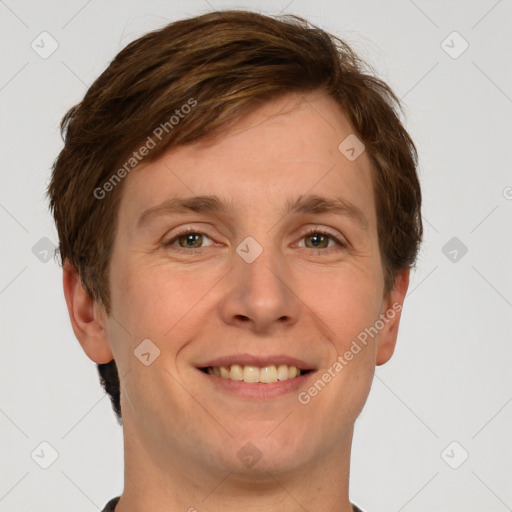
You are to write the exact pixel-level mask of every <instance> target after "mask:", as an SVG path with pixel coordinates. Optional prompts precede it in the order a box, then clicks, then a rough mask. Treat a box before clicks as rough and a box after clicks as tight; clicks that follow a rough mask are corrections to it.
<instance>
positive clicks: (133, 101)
mask: <svg viewBox="0 0 512 512" xmlns="http://www.w3.org/2000/svg"><path fill="white" fill-rule="evenodd" d="M314 90H323V91H325V92H326V93H327V94H328V95H330V96H331V97H332V98H333V99H334V100H335V101H336V102H337V103H338V104H339V105H340V106H341V108H342V110H343V112H344V113H345V114H346V115H347V116H348V119H349V120H350V122H351V124H352V126H353V128H354V132H355V133H356V134H357V137H358V138H360V139H361V140H362V141H363V143H364V144H365V146H366V151H367V152H368V153H367V154H368V156H369V158H370V161H371V164H372V168H373V169H372V172H373V185H374V193H375V198H376V199H375V200H376V204H375V207H376V211H377V222H378V237H379V247H380V253H381V258H382V264H383V271H384V276H385V292H386V293H388V292H389V291H390V290H391V289H392V287H393V284H394V278H395V276H396V272H397V270H399V269H402V268H410V267H412V266H413V265H414V263H415V260H416V256H417V252H418V249H419V245H420V242H421V238H422V222H421V212H420V210H421V191H420V184H419V180H418V176H417V173H416V167H417V152H416V148H415V146H414V144H413V142H412V140H411V138H410V137H409V135H408V133H407V132H406V130H405V129H404V127H403V125H402V123H401V121H400V118H399V113H400V109H401V105H400V102H399V100H398V98H397V97H396V96H395V94H394V93H393V92H392V91H391V89H390V88H389V86H388V85H387V84H386V83H385V82H383V81H382V80H381V79H379V78H377V77H376V75H375V73H374V72H373V70H372V68H371V67H370V66H368V65H367V64H366V63H364V62H363V61H361V60H360V59H359V58H358V56H357V55H356V54H355V53H354V52H353V51H352V50H351V49H350V47H349V46H348V45H347V44H346V43H345V42H343V41H342V40H341V39H339V38H337V37H335V36H333V35H331V34H328V33H326V32H324V31H323V30H322V29H320V28H318V27H316V26H315V25H312V24H310V23H309V22H308V21H306V20H304V19H302V18H300V17H298V16H294V15H283V16H275V17H270V16H265V15H262V14H258V13H255V12H250V11H237V10H226V11H216V12H211V13H208V14H204V15H200V16H197V17H193V18H189V19H184V20H180V21H176V22H174V23H171V24H169V25H167V26H165V27H164V28H162V29H160V30H156V31H154V32H150V33H148V34H146V35H144V36H143V37H141V38H139V39H137V40H136V41H134V42H132V43H130V44H129V45H128V46H126V48H124V49H123V50H122V51H121V52H120V53H119V54H118V55H117V56H116V57H115V59H114V60H113V61H112V62H111V63H110V65H109V66H108V68H107V69H106V70H105V71H104V72H103V73H102V74H101V75H100V77H99V78H98V79H97V80H96V81H95V82H94V83H93V84H92V85H91V87H90V88H89V90H88V91H87V93H86V95H85V97H84V98H83V100H82V101H81V102H80V103H79V104H77V105H75V106H74V107H72V108H71V109H70V110H69V111H68V112H67V113H66V115H65V116H64V118H63V120H62V122H61V133H62V136H63V138H64V142H65V144H64V148H63V149H62V151H61V152H60V154H59V156H58V158H57V159H56V161H55V162H54V165H53V174H52V179H51V182H50V184H49V186H48V191H47V194H48V196H49V199H50V209H51V211H52V213H53V215H54V217H55V222H56V225H57V230H58V234H59V252H60V257H61V264H63V263H64V261H65V260H68V261H69V262H70V263H72V264H73V265H74V266H75V267H76V269H77V271H78V273H79V275H80V279H81V281H82V284H83V285H84V287H85V289H86V290H87V291H88V292H89V293H90V295H91V297H92V298H93V299H94V300H96V301H97V302H98V303H99V304H101V305H102V306H103V308H104V309H105V311H106V313H107V314H109V313H110V308H111V303H110V290H109V286H108V282H109V280H108V276H109V263H110V255H111V251H112V246H113V241H114V237H115V233H116V225H117V209H118V204H119V199H120V197H121V193H122V189H123V183H124V182H123V181H122V180H121V178H122V177H123V176H124V175H126V173H127V172H129V171H130V167H133V166H136V164H137V162H136V161H133V162H132V161H131V158H133V152H134V150H135V149H137V148H141V147H142V145H144V144H146V143H148V142H149V139H150V138H151V140H152V141H153V142H155V141H154V139H155V138H157V137H155V136H154V134H155V129H156V128H157V127H158V126H160V127H163V128H165V129H161V130H160V132H161V133H160V132H158V133H159V134H160V135H161V136H160V137H159V138H158V141H157V142H158V143H157V144H156V147H154V148H152V149H151V151H149V152H147V155H146V156H145V157H144V163H149V162H152V161H155V160H156V159H157V158H158V157H160V156H161V155H163V153H164V152H165V151H167V150H169V149H170V148H175V147H178V146H182V145H186V144H189V143H192V142H197V141H199V140H205V139H208V138H213V139H215V137H219V136H221V131H220V129H221V128H225V127H226V126H227V125H229V123H231V122H234V121H236V119H237V118H239V117H240V116H241V115H242V114H246V113H248V112H250V111H251V110H253V109H255V108H257V107H258V106H260V105H261V104H262V102H265V101H268V100H271V99H275V98H277V97H279V96H282V95H284V94H286V93H289V92H308V91H314ZM186 104H188V105H194V107H193V111H192V112H191V113H189V114H188V115H185V116H179V120H178V123H179V124H178V125H176V123H175V122H173V121H172V117H175V118H177V109H179V108H180V107H182V106H184V105H186ZM189 110H190V109H189ZM175 125H176V126H175ZM152 134H153V136H152ZM340 142H341V141H340ZM127 162H131V164H133V165H131V164H130V165H129V166H128V167H127ZM122 169H124V171H123V170H122ZM116 170H117V175H116ZM116 176H117V178H116ZM109 184H110V185H109ZM98 191H100V192H98ZM107 191H108V194H107V193H106V192H107ZM98 196H102V197H98ZM98 370H99V373H100V378H101V384H102V385H103V387H104V388H105V390H106V392H107V393H108V394H109V395H110V397H111V400H112V404H113V407H114V411H115V412H116V415H117V417H118V420H119V421H120V422H122V420H121V404H120V390H119V379H118V373H117V367H116V365H115V361H111V362H110V363H107V364H99V365H98Z"/></svg>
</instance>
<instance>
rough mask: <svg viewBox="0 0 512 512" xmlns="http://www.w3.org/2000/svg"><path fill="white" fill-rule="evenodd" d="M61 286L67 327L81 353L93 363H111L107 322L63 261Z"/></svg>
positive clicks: (75, 273)
mask: <svg viewBox="0 0 512 512" xmlns="http://www.w3.org/2000/svg"><path fill="white" fill-rule="evenodd" d="M62 284H63V287H64V297H65V298H66V304H67V306H68V313H69V318H70V320H71V326H72V327H73V332H74V333H75V336H76V338H77V339H78V341H79V342H80V345H81V346H82V349H83V351H84V352H85V353H86V354H87V356H88V357H89V359H91V360H92V361H94V362H95V363H109V362H110V361H112V359H114V355H113V354H112V350H111V349H110V343H109V340H108V336H107V329H106V325H107V318H106V314H105V313H104V311H103V309H102V308H101V307H99V305H98V304H97V303H95V302H94V301H93V299H92V297H91V296H90V295H89V292H88V291H87V290H86V289H85V288H84V287H83V285H82V281H81V280H80V276H79V275H78V271H77V270H76V268H75V266H74V265H73V264H71V263H70V262H69V260H66V261H65V262H64V265H63V276H62Z"/></svg>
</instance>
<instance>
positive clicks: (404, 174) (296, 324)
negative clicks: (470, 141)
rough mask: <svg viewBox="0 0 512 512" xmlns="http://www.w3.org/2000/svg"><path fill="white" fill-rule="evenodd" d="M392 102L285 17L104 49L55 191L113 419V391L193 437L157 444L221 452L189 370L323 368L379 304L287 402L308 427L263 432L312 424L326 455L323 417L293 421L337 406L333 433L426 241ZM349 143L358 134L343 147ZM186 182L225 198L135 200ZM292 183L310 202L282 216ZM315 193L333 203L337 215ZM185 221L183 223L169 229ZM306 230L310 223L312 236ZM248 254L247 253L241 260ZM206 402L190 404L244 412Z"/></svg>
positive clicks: (213, 24) (356, 63) (170, 31)
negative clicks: (316, 422) (197, 424)
mask: <svg viewBox="0 0 512 512" xmlns="http://www.w3.org/2000/svg"><path fill="white" fill-rule="evenodd" d="M399 113H400V104H399V101H398V99H397V98H396V96H395V95H394V94H393V92H392V91H391V90H390V88H389V87H388V86H387V85H386V84H385V83H384V82H383V81H381V80H380V79H379V78H377V77H376V76H375V73H374V72H373V71H372V70H371V68H370V67H369V66H368V65H366V64H365V63H363V62H362V61H361V60H360V59H359V58H358V57H357V56H356V55H355V54H354V53H353V52H352V50H351V49H350V48H349V47H348V46H347V45H346V44H345V43H344V42H343V41H341V40H340V39H338V38H336V37H334V36H332V35H330V34H327V33H325V32H324V31H323V30H321V29H319V28H317V27H314V26H312V25H310V24H309V23H307V22H306V21H304V20H302V19H300V18H298V17H295V16H283V17H275V18H273V17H268V16H264V15H260V14H257V13H253V12H243V11H220V12H214V13H209V14H205V15H202V16H198V17H195V18H191V19H187V20H182V21H178V22H175V23H172V24H170V25H168V26H166V27H164V28H162V29H160V30H157V31H155V32H152V33H149V34H147V35H145V36H144V37H141V38H140V39H138V40H136V41H134V42H132V43H131V44H129V45H128V46H127V47H126V48H124V49H123V50H122V51H121V52H120V53H119V54H118V55H117V56H116V58H115V59H114V60H113V61H112V63H111V64H110V65H109V67H108V68H107V69H106V70H105V71H104V73H103V74H102V75H101V76H100V77H99V78H98V79H97V80H96V81H95V82H94V83H93V84H92V86H91V87H90V88H89V90H88V91H87V94H86V95H85V97H84V99H83V100H82V101H81V102H80V103H79V104H78V105H76V106H74V107H73V108H71V109H70V110H69V111H68V113H67V114H66V115H65V117H64V119H63V121H62V125H61V129H62V133H63V136H64V141H65V145H64V148H63V150H62V151H61V153H60V155H59V156H58V158H57V160H56V161H55V163H54V167H53V175H52V180H51V183H50V185H49V188H48V195H49V198H50V206H51V209H52V212H53V215H54V217H55V221H56V225H57V229H58V233H59V251H60V257H61V262H62V265H63V267H64V269H65V277H64V282H65V290H67V293H66V298H67V302H68V307H69V311H70V316H71V317H72V323H73V328H74V330H75V334H76V335H77V337H78V339H79V340H80V342H81V344H82V347H83V348H84V351H85V352H86V353H87V355H88V356H89V357H90V358H91V359H92V360H93V361H95V362H96V363H97V365H98V370H99V373H100V378H101V383H102V385H103V386H104V388H105V390H106V392H107V393H108V394H109V395H110V397H111V400H112V404H113V407H114V410H115V413H116V415H117V417H118V418H119V420H120V421H121V402H122V403H123V417H124V415H125V414H126V413H127V411H125V407H126V408H128V409H129V415H130V421H131V422H132V424H133V431H137V429H141V428H142V424H143V420H142V418H144V417H146V418H147V417H154V418H155V421H154V423H152V424H151V429H152V432H153V433H154V434H156V436H154V437H155V438H161V436H164V437H165V435H166V434H165V432H166V431H167V428H171V429H173V430H174V431H175V432H177V434H176V435H177V436H178V435H181V436H182V434H183V432H184V431H186V430H187V429H189V428H190V429H191V431H192V434H191V436H190V445H188V447H186V448H178V445H177V444H176V445H173V443H172V442H170V445H172V449H173V451H174V452H176V451H179V450H180V449H183V450H187V449H188V450H189V451H192V452H193V451H194V445H197V444H200V445H201V446H202V448H203V449H204V450H211V448H212V446H213V445H214V446H216V447H217V448H216V449H217V450H218V453H217V455H220V460H224V461H228V459H229V457H230V455H229V454H228V453H227V452H224V450H225V448H223V447H222V439H223V436H225V435H226V433H225V432H222V429H218V430H216V431H215V428H217V427H218V425H217V427H215V425H214V424H215V421H213V416H215V414H213V415H212V414H210V413H211V411H210V412H209V413H208V415H209V417H210V419H211V420H212V425H211V428H212V429H213V430H212V432H213V431H215V433H212V434H211V435H210V436H209V437H208V439H204V438H203V439H200V436H199V434H197V436H195V434H194V427H187V422H192V424H193V422H194V421H196V420H197V421H199V418H200V417H201V414H205V411H204V408H203V409H202V408H198V407H197V403H195V402H197V401H198V400H199V401H201V396H203V395H202V393H203V391H202V387H201V384H199V383H198V381H196V380H195V378H194V374H193V372H192V369H193V368H194V367H195V368H196V369H199V368H200V367H202V365H204V366H208V365H209V363H211V362H212V361H215V360H217V359H218V358H223V357H227V356H229V354H234V353H237V354H241V353H253V352H256V353H258V354H262V355H263V356H265V355H271V354H276V353H279V354H281V353H282V354H291V355H292V356H293V357H295V358H297V359H300V361H302V362H304V361H305V362H306V363H307V364H308V365H309V366H310V368H307V369H309V370H315V371H316V372H317V375H318V377H321V376H322V373H325V370H326V369H328V368H331V367H332V365H333V364H334V363H335V362H336V360H337V358H338V357H339V356H343V354H345V353H346V352H347V351H350V350H351V346H353V345H351V344H352V342H353V341H354V340H356V339H357V338H358V336H360V334H361V332H362V331H363V330H364V329H370V328H372V327H374V326H375V322H376V321H377V320H379V319H380V320H382V319H384V317H386V321H385V322H382V321H381V322H380V323H381V324H384V327H382V328H379V329H376V330H377V331H378V333H376V334H374V335H371V336H370V337H367V340H366V341H367V343H365V344H361V343H359V345H360V346H361V347H360V348H362V350H361V355H360V354H359V352H357V355H354V356H353V361H350V362H347V364H346V367H344V368H343V371H339V372H336V370H333V371H334V372H335V374H336V377H335V378H334V377H333V374H332V372H331V379H330V380H331V381H332V383H329V385H328V386H326V387H325V389H323V390H322V400H320V399H318V400H309V401H308V404H304V403H302V402H300V401H297V400H295V401H294V403H293V404H291V403H290V404H286V406H287V407H289V408H290V410H291V409H292V408H296V409H293V410H294V411H296V412H295V416H296V421H297V422H298V424H303V425H304V424H306V426H305V427H304V430H303V431H300V428H301V427H298V428H299V431H297V430H293V429H292V427H290V429H292V430H293V434H294V436H295V437H296V439H295V440H294V441H290V440H289V439H288V434H289V431H288V430H287V428H284V429H282V434H281V435H282V436H283V437H280V436H279V433H277V434H276V436H274V437H272V436H271V437H270V438H269V439H267V441H266V442H267V443H269V446H266V447H268V448H269V449H270V448H271V446H270V444H272V443H280V444H279V446H283V442H284V444H286V445H287V446H289V449H290V450H292V449H296V446H292V445H293V444H294V443H299V442H302V443H304V438H305V436H306V430H308V435H309V439H312V441H310V442H311V443H313V444H314V443H315V442H316V443H317V444H316V446H317V447H318V446H319V444H320V445H321V446H322V448H323V450H324V451H328V450H329V446H328V442H325V443H324V444H322V443H323V441H321V439H322V438H323V436H324V435H325V431H323V430H322V428H320V427H315V426H313V425H310V424H308V423H307V422H306V423H304V422H302V423H300V422H299V420H300V418H301V417H302V416H301V415H304V418H310V419H311V418H312V414H311V411H313V410H314V411H315V412H314V414H313V416H316V417H318V415H324V416H326V415H330V417H331V418H334V420H333V426H332V431H331V434H332V435H331V437H330V439H332V438H333V436H336V435H339V436H343V435H345V434H347V435H348V432H349V431H350V427H351V425H353V422H354V421H355V418H356V417H357V415H358V414H359V412H360V410H361V408H362V406H363V405H364V401H365V400H366V396H367V394H368V392H369V388H370V383H371V379H372V376H373V374H372V372H373V369H374V367H375V365H376V364H383V363H385V362H386V361H387V360H388V359H389V358H390V357H391V355H392V353H393V350H394V347H395V343H396V335H397V330H398V322H399V318H400V310H401V306H402V303H403V299H404V297H405V292H406V290H407V285H408V277H409V270H410V268H411V267H412V266H413V265H414V262H415V259H416V256H417V252H418V248H419V244H420V241H421V236H422V224H421V216H420V207H421V193H420V186H419V182H418V177H417V173H416V167H417V155H416V150H415V147H414V144H413V142H412V140H411V139H410V137H409V135H408V134H407V132H406V130H405V129H404V127H403V125H402V123H401V121H400V117H399ZM354 136H355V137H357V139H354V138H353V137H354ZM347 137H351V138H349V139H347ZM344 140H348V141H351V142H352V145H353V144H354V141H356V156H357V157H356V158H347V153H346V151H345V150H346V147H345V146H343V145H342V146H340V144H341V143H342V142H343V141H344ZM363 145H364V146H363ZM349 146H350V144H349ZM363 148H364V150H363ZM360 150H361V151H360ZM344 151H345V153H344ZM353 153H354V152H352V156H353ZM359 153H360V154H359ZM348 156H350V154H348ZM311 195H315V196H316V197H315V198H311V197H309V196H311ZM191 196H217V199H219V201H220V202H223V203H225V204H226V205H227V206H226V208H225V209H223V208H220V207H219V204H217V203H218V201H216V200H215V199H212V198H211V197H209V198H206V199H202V200H199V201H197V200H196V201H195V202H191V203H189V204H188V207H187V208H186V212H187V213H176V212H175V213H172V214H169V212H168V214H167V215H154V214H146V215H143V214H144V212H146V211H147V210H149V209H151V208H153V207H155V206H157V205H159V204H161V203H163V202H165V201H167V200H169V199H170V198H174V199H176V198H178V199H184V198H189V197H191ZM300 197H302V198H303V199H304V198H306V199H308V198H309V202H308V204H306V205H302V209H297V208H296V209H295V210H293V209H290V211H288V209H287V207H288V206H290V203H292V202H295V200H296V199H298V198H300ZM320 197H322V198H326V197H327V198H331V199H335V198H336V204H337V205H338V206H339V208H338V210H339V211H338V213H335V212H333V209H332V207H326V205H325V204H324V202H323V201H322V200H321V199H319V198H320ZM337 198H342V201H338V200H337ZM168 210H169V209H168ZM184 211H185V210H184ZM339 212H341V213H339ZM153 213H154V212H153ZM141 217H142V219H143V220H140V219H141ZM185 224H186V225H187V226H188V227H189V231H190V233H189V236H187V235H186V234H183V233H181V234H179V233H178V231H179V225H182V227H184V226H185ZM306 225H307V226H309V231H312V228H315V227H318V230H319V233H320V235H318V234H317V235H315V236H313V235H309V236H307V235H306V233H305V232H304V229H302V228H303V227H304V226H306ZM301 230H302V231H301ZM313 231H314V230H313ZM193 233H203V235H202V238H201V237H198V236H197V235H192V234H193ZM316 233H318V231H317V232H316ZM322 233H323V234H324V235H323V236H322ZM178 234H179V237H178V238H176V236H177V235H178ZM325 236H327V237H328V238H330V239H331V241H330V242H328V244H327V240H328V238H325ZM247 237H250V238H249V239H247ZM304 237H306V241H307V242H310V241H312V242H313V243H308V244H307V245H304V244H303V242H301V241H302V240H304ZM335 239H337V240H338V241H339V242H340V244H338V243H335V242H334V240H335ZM242 242H243V243H245V244H247V243H248V244H249V245H242V246H241V248H240V244H241V243H242ZM317 243H319V248H318V249H316V248H315V247H317V246H316V244H317ZM324 243H325V244H326V245H325V248H324V245H322V244H324ZM187 244H190V245H187ZM194 244H195V245H194ZM251 244H252V245H251ZM196 247H197V248H196ZM333 247H334V249H333ZM244 251H245V252H247V251H249V252H250V253H252V254H253V255H255V256H256V254H258V255H257V256H256V257H255V259H254V260H253V261H251V262H249V261H248V259H247V258H245V259H244V258H243V254H242V253H243V252H244ZM318 251H320V252H321V251H325V252H324V253H323V254H322V255H318V254H313V253H316V252H318ZM73 276H74V277H73ZM73 279H75V280H76V283H78V284H79V287H81V289H82V290H83V293H82V294H81V295H79V294H78V292H73V291H72V286H71V284H70V283H71V282H72V280H73ZM66 287H67V288H66ZM75 290H76V289H75ZM77 304H78V306H77ZM391 309H393V310H394V311H395V314H393V316H392V318H391V316H390V315H388V316H386V314H387V312H388V311H391ZM77 311H78V312H79V314H81V317H80V318H81V320H80V319H77V317H76V315H77ZM190 313H191V314H190ZM87 318H89V320H87ZM297 336H300V337H301V339H300V342H297ZM143 340H151V342H150V344H149V345H147V344H146V345H142V347H144V350H145V351H146V352H148V351H149V352H150V353H151V354H152V355H151V358H153V357H155V355H156V352H155V350H157V349H158V351H159V352H158V354H159V355H158V357H157V358H156V359H154V362H152V363H151V364H150V365H148V366H146V365H145V364H142V363H141V361H140V360H139V359H138V358H137V357H134V353H137V350H139V349H138V347H139V346H140V344H141V342H143ZM145 343H147V342H145ZM155 347H157V349H155ZM141 350H142V349H140V350H139V352H140V351H141ZM352 352H353V353H354V354H355V351H354V350H353V351H352ZM139 355H140V354H139ZM350 359H352V357H351V358H350ZM220 362H222V361H220ZM343 364H344V365H345V363H343ZM219 366H221V364H220V363H219ZM322 369H323V370H322ZM205 378H210V377H209V376H208V377H206V375H205ZM198 380H199V379H198ZM120 381H121V382H120ZM123 382H124V386H121V387H122V389H123V392H121V391H120V383H121V384H122V383H123ZM348 383H349V384H350V387H349V388H348V389H350V390H351V391H350V392H349V393H347V392H346V391H343V392H342V395H343V399H341V402H340V393H341V391H340V390H342V389H344V390H346V389H347V384H348ZM309 384H311V385H312V384H313V382H310V383H309ZM356 384H357V385H356ZM308 389H309V388H308ZM124 390H126V393H125V394H123V393H124ZM301 391H302V392H307V389H302V390H301ZM313 394H315V393H313ZM297 395H298V393H297ZM191 396H193V397H195V402H194V401H193V400H191ZM302 396H303V397H305V396H306V395H302ZM307 396H311V393H307ZM144 397H146V398H144ZM147 397H151V399H147ZM216 399H217V398H213V399H212V397H208V396H205V400H207V402H206V403H205V404H202V405H203V406H205V407H207V404H212V407H216V406H219V407H220V406H222V407H227V408H228V410H229V408H230V407H231V408H232V412H233V413H234V412H236V411H237V410H239V408H241V407H243V404H242V403H237V402H236V400H235V403H233V402H228V401H225V397H224V396H221V397H219V398H218V402H216V403H214V401H215V400H216ZM212 400H213V402H212ZM304 401H307V399H304V400H303V402H304ZM336 403H338V405H339V407H336ZM308 408H309V410H308ZM315 408H316V409H315ZM214 410H215V409H214ZM136 411H138V412H136ZM159 411H160V412H159ZM177 413H179V414H177ZM275 413H276V411H275V410H274V408H273V407H268V408H261V409H258V408H256V409H253V410H252V411H251V412H250V413H248V414H247V416H246V417H245V418H243V421H240V424H238V423H237V424H236V425H235V424H234V425H230V429H228V430H231V431H230V433H229V434H230V435H231V436H235V438H236V439H237V442H239V443H242V444H243V443H244V442H248V441H251V440H255V439H259V437H261V431H262V428H263V427H262V425H267V426H268V427H269V429H268V430H270V426H271V425H272V421H274V419H275V417H276V415H275ZM137 415H138V416H137ZM333 415H334V416H333ZM136 417H138V419H136ZM283 417H284V414H283ZM125 419H126V418H125ZM247 419H251V420H252V421H251V422H250V423H249V422H247ZM207 421H208V420H207ZM169 425H171V426H170V427H169ZM323 428H325V426H324V427H323ZM188 431H190V430H188ZM287 439H288V440H287ZM315 440H316V441H315ZM148 442H149V441H148ZM186 444H187V443H185V445H186ZM301 446H304V444H302V445H301ZM304 451H305V452H306V454H307V452H308V448H307V446H306V447H305V448H304ZM320 451H322V450H320ZM184 453H185V452H184ZM311 453H312V452H311ZM310 456H311V457H312V455H311V454H310ZM273 463H276V461H272V460H271V459H270V458H269V464H273ZM212 464H214V463H213V462H212Z"/></svg>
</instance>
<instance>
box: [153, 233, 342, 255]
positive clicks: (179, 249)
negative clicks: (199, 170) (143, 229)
mask: <svg viewBox="0 0 512 512" xmlns="http://www.w3.org/2000/svg"><path fill="white" fill-rule="evenodd" d="M188 234H194V235H203V236H206V237H207V238H210V237H209V236H208V235H207V234H206V233H204V232H203V231H199V230H197V229H194V228H191V227H188V228H185V229H183V230H182V231H180V232H178V233H176V234H175V235H174V236H173V237H172V238H171V239H170V240H167V241H166V242H164V244H163V245H164V247H166V248H168V247H171V246H173V245H174V242H176V241H177V240H178V239H179V238H181V237H182V236H185V235H188ZM311 235H324V236H327V237H329V238H330V239H332V240H334V241H335V242H336V243H337V244H338V245H339V246H340V248H341V249H344V248H347V244H346V243H345V242H343V241H342V240H340V239H339V238H338V237H337V236H336V235H334V234H333V233H331V232H330V231H328V230H326V229H325V228H315V229H311V230H309V231H307V232H305V233H303V234H302V235H301V238H300V239H301V240H302V239H303V238H306V237H307V236H311ZM201 249H204V247H192V248H190V249H186V248H185V247H178V246H176V247H175V249H174V250H177V251H184V252H192V253H194V252H196V251H199V250H201ZM302 249H311V250H312V251H317V250H316V249H314V248H310V247H302ZM333 249H334V250H335V249H336V248H335V247H326V248H321V249H320V250H321V251H323V252H331V251H332V250H333Z"/></svg>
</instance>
